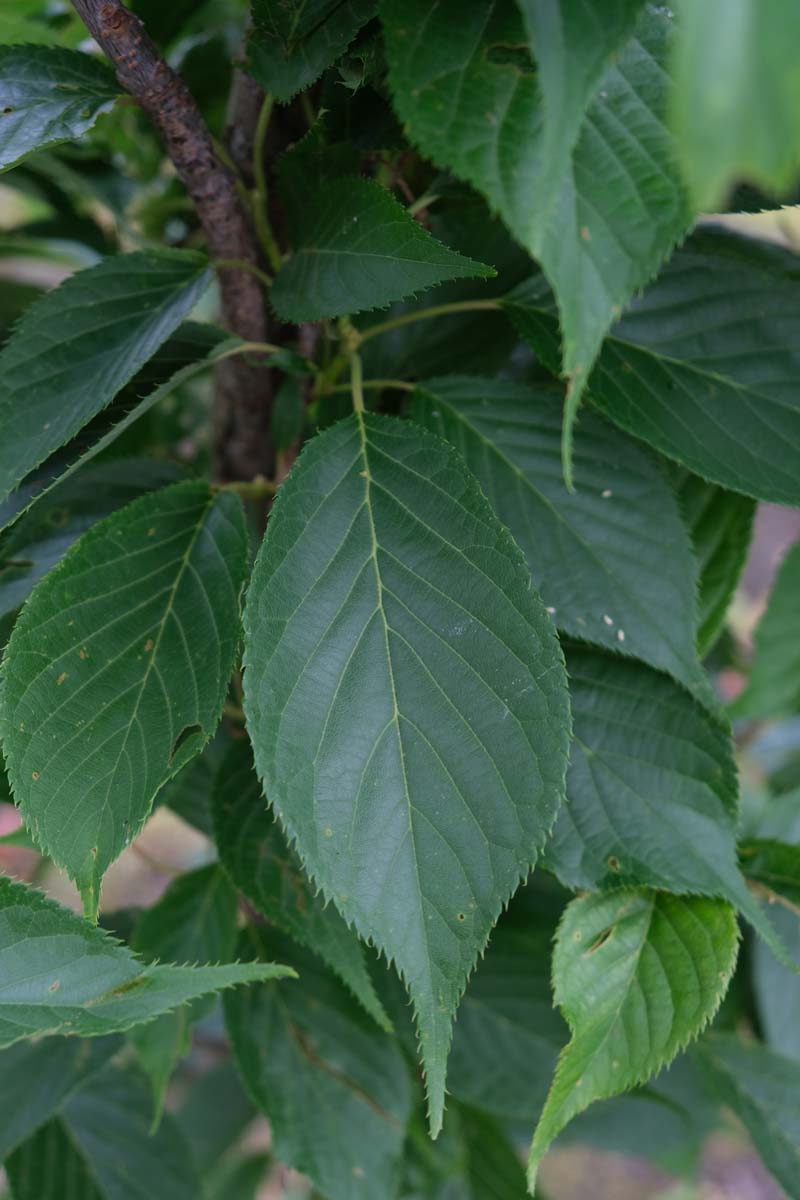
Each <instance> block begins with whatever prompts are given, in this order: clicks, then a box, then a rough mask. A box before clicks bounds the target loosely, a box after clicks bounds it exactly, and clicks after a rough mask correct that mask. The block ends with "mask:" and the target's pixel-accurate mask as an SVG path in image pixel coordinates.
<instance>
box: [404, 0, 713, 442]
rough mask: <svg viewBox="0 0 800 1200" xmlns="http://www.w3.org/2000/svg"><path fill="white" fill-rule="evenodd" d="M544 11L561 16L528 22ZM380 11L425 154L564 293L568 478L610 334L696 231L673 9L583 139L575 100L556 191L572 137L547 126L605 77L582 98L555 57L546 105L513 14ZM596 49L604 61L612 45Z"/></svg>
mask: <svg viewBox="0 0 800 1200" xmlns="http://www.w3.org/2000/svg"><path fill="white" fill-rule="evenodd" d="M534 7H539V8H543V7H547V8H551V7H552V6H550V5H548V6H541V5H538V6H536V5H531V7H530V9H529V10H526V11H528V12H529V13H530V12H531V11H532V10H533V8H534ZM628 7H630V6H628ZM381 11H382V14H383V20H384V27H385V33H386V42H387V54H388V59H389V68H390V73H389V75H390V83H391V86H392V90H393V92H394V101H395V107H396V108H397V111H398V113H399V115H400V117H401V119H402V121H403V122H404V123H405V125H406V127H407V130H408V133H409V135H410V137H411V139H412V141H414V142H415V143H416V144H417V145H418V146H419V148H420V149H421V150H422V152H423V153H424V154H427V155H430V157H431V158H433V159H434V161H435V162H437V163H439V164H440V165H441V166H444V167H448V168H450V169H451V170H453V171H454V172H455V174H456V175H458V176H460V177H461V178H463V179H466V180H468V181H469V182H470V183H472V184H474V185H475V186H476V187H477V188H478V189H480V190H481V191H482V192H483V193H484V194H485V195H486V196H487V197H488V199H489V201H490V203H491V205H492V207H494V208H496V209H497V210H498V211H499V212H500V214H501V215H502V217H503V218H504V220H505V221H506V223H507V225H508V226H509V228H510V230H511V231H512V233H513V234H514V235H515V237H516V238H517V239H518V240H519V241H520V243H521V244H522V245H524V246H526V247H527V248H528V249H529V250H530V252H531V253H532V254H533V255H534V257H536V258H537V259H538V260H539V262H540V263H541V264H542V267H543V269H544V271H545V273H546V275H547V277H548V278H549V280H550V282H551V283H552V285H553V288H554V291H555V293H556V296H557V300H558V309H559V313H560V318H561V327H562V330H563V353H562V355H561V363H562V366H563V371H564V373H565V374H566V375H567V376H568V377H569V378H570V389H569V394H568V401H567V414H566V423H565V451H566V454H565V465H566V464H568V462H569V431H570V429H571V424H572V420H573V419H574V414H575V412H576V410H577V406H578V402H579V400H580V396H581V393H582V391H583V388H584V386H585V384H586V380H587V378H588V374H589V371H590V369H591V366H592V364H593V362H594V359H595V357H596V355H597V352H598V350H599V348H600V344H601V342H602V339H603V337H604V335H605V333H606V332H607V330H608V328H609V326H610V325H611V323H612V321H613V320H614V319H615V317H617V316H618V315H619V313H620V311H621V309H622V308H623V307H624V306H625V305H626V304H627V303H628V302H629V300H630V299H631V296H633V295H634V294H635V292H636V291H637V290H638V289H639V288H641V287H642V285H643V284H645V283H646V282H647V281H648V280H649V279H650V278H652V276H653V274H654V273H655V271H656V270H657V268H658V267H659V265H660V263H661V262H662V260H663V259H664V258H665V256H666V255H667V254H668V253H669V251H670V250H671V249H672V247H673V246H674V244H675V243H676V241H677V240H678V239H679V238H680V237H681V235H682V234H683V233H684V231H685V230H686V228H687V226H688V225H689V223H690V220H691V215H692V214H691V212H690V210H689V208H688V206H687V203H686V199H685V196H684V194H683V188H682V185H681V183H680V180H679V178H678V176H677V172H676V169H675V166H674V147H673V144H672V140H671V138H670V136H669V134H668V132H667V130H666V128H665V125H664V112H665V107H666V98H667V91H668V83H669V81H668V76H667V73H666V70H665V65H666V49H667V40H668V36H669V33H670V20H669V18H668V16H667V15H666V13H665V12H664V11H663V6H659V7H658V8H656V7H655V6H653V7H652V8H648V9H646V10H645V11H644V12H643V13H642V16H641V19H640V20H639V22H638V24H637V26H636V35H635V37H633V38H632V39H631V40H630V41H629V42H628V44H627V45H626V46H625V48H624V50H623V51H622V53H621V55H620V57H619V60H618V61H617V62H616V63H615V64H614V65H613V66H611V67H610V68H609V70H608V71H607V72H606V73H605V74H604V75H603V76H602V78H601V79H600V81H599V86H598V87H597V91H596V95H595V97H594V100H593V102H592V104H591V105H590V107H589V108H588V110H587V111H586V114H585V119H584V121H583V122H582V124H581V126H580V133H579V134H577V130H575V125H576V124H577V118H576V109H579V107H580V104H581V103H583V102H584V101H583V100H580V99H578V100H577V103H574V102H573V99H572V98H570V100H569V103H568V104H567V105H566V107H565V108H564V117H565V120H566V121H567V122H568V123H569V125H570V129H571V131H572V132H573V133H574V134H575V135H576V136H577V141H575V138H574V137H573V136H572V134H569V135H568V140H567V143H566V147H567V149H571V153H570V154H569V156H568V157H567V156H566V155H565V154H564V153H563V150H561V149H559V158H561V159H563V160H564V168H563V170H562V171H561V173H560V174H559V175H558V176H557V177H555V178H549V177H548V176H549V173H550V172H551V171H552V169H553V154H554V147H555V146H557V145H558V142H557V139H558V137H559V136H560V135H561V133H563V130H555V129H553V127H552V126H550V125H548V118H549V116H550V113H549V112H548V110H547V108H546V107H545V106H546V103H547V100H548V99H549V98H551V97H552V98H553V100H554V102H555V103H559V101H555V97H556V95H557V94H558V92H559V90H560V88H561V87H562V85H563V83H564V80H565V79H566V80H573V81H574V82H575V86H576V97H577V95H578V93H579V92H582V93H583V96H584V97H586V93H587V92H590V91H592V90H593V86H594V85H593V83H589V82H588V81H589V80H592V81H594V80H595V79H596V77H597V68H596V65H595V66H593V67H591V68H590V69H589V74H588V76H587V77H584V80H583V81H582V84H581V85H580V86H578V82H577V81H578V79H579V73H578V72H576V71H574V70H573V69H572V67H571V66H570V67H567V68H566V69H565V70H562V66H563V63H562V62H561V61H559V59H558V56H556V61H555V62H553V64H552V66H551V67H550V68H548V69H547V70H546V72H545V74H546V76H547V79H546V82H544V81H543V83H542V85H541V88H542V90H541V91H540V85H539V82H538V78H537V73H536V72H535V71H534V70H533V67H532V63H531V60H530V56H529V54H528V53H527V52H526V36H525V29H524V26H523V18H522V15H521V13H520V12H518V10H517V8H516V6H515V5H514V4H513V3H512V0H480V2H479V3H473V4H470V5H469V8H468V9H465V8H464V5H463V4H461V3H459V0H437V2H436V3H433V4H431V3H428V2H427V0H413V2H409V0H384V3H383V4H382V9H381ZM604 11H605V9H603V13H604ZM614 11H615V12H617V13H619V12H620V11H621V10H620V6H619V5H616V6H615V10H614ZM543 19H544V18H543V17H542V20H543ZM602 22H603V23H605V24H606V26H607V28H608V30H609V32H611V31H613V29H614V28H616V29H617V30H618V31H619V33H620V36H622V29H623V28H625V27H627V24H628V18H627V17H625V18H624V19H623V20H622V21H621V22H620V23H619V24H617V23H616V22H614V23H613V24H611V23H609V22H607V21H606V18H605V16H604V15H603V17H602ZM587 40H591V39H588V38H587ZM594 44H595V46H596V47H597V52H598V56H599V57H600V58H602V57H604V56H605V53H606V52H607V46H608V43H607V42H606V41H605V37H602V38H595V43H594ZM542 53H543V54H545V53H547V51H546V49H545V48H543V50H542ZM576 54H577V51H576ZM579 57H580V56H579ZM573 143H574V145H573ZM542 196H544V197H545V198H546V200H549V201H550V202H549V203H548V202H545V203H542Z"/></svg>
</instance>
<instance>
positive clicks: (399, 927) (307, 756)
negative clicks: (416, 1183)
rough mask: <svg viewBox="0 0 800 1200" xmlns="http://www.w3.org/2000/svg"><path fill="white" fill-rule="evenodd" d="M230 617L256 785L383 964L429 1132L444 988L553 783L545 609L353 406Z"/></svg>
mask: <svg viewBox="0 0 800 1200" xmlns="http://www.w3.org/2000/svg"><path fill="white" fill-rule="evenodd" d="M245 629H246V649H245V710H246V712H247V719H248V728H249V730H250V734H251V737H252V740H253V747H254V751H255V758H256V766H257V769H258V771H259V774H260V775H261V778H262V780H263V782H264V785H265V790H266V793H267V795H268V796H269V799H270V802H271V803H272V804H273V805H274V807H275V808H276V810H277V812H278V814H279V816H280V818H281V820H282V822H283V823H284V825H285V826H286V828H287V830H288V832H289V834H290V836H291V838H292V839H293V841H295V842H296V845H297V849H298V851H299V853H300V854H301V856H302V858H303V861H304V865H305V867H306V870H307V871H308V872H309V873H310V874H311V875H312V876H313V878H314V879H315V880H316V882H317V883H319V885H320V886H321V887H322V889H323V892H324V893H325V895H326V896H327V897H329V898H330V899H332V900H333V901H334V903H335V904H336V905H337V907H338V908H339V910H340V911H341V913H342V914H343V916H344V917H345V919H346V920H348V921H350V922H352V923H353V924H354V925H355V927H356V929H357V930H358V931H359V933H361V934H362V936H364V937H367V938H370V939H372V941H373V942H374V943H375V945H376V946H377V947H378V949H379V950H381V951H383V952H384V953H385V954H386V955H387V957H388V958H390V959H392V960H393V961H394V962H395V963H396V964H397V966H398V968H399V970H400V972H401V973H402V975H403V977H404V979H405V982H406V984H407V986H408V988H409V991H410V993H411V996H412V1000H413V1004H414V1009H415V1013H416V1017H417V1024H418V1028H419V1033H420V1042H421V1051H422V1058H423V1062H424V1065H425V1070H426V1075H427V1086H428V1093H429V1101H430V1108H431V1125H432V1128H433V1129H434V1131H436V1130H438V1128H439V1126H440V1124H441V1113H442V1106H443V1094H444V1075H445V1062H446V1058H447V1050H448V1047H449V1043H450V1030H451V1023H452V1018H453V1014H454V1012H455V1009H456V1006H457V1004H458V1000H459V997H460V995H461V993H462V991H463V990H464V985H465V983H466V980H467V976H468V975H469V972H470V971H471V970H472V967H473V966H474V964H475V961H476V959H477V957H478V955H479V953H480V952H481V951H482V950H483V948H484V946H485V944H486V941H487V940H488V937H489V933H490V930H491V928H492V925H493V924H494V922H495V920H496V919H497V916H498V914H499V913H500V910H501V908H502V906H503V904H504V903H505V902H506V901H507V900H508V898H509V896H510V895H511V894H512V893H513V892H514V891H515V890H516V887H517V885H518V883H519V881H520V879H521V878H523V877H524V876H525V875H527V873H528V871H529V870H530V867H531V866H532V865H533V864H534V862H535V861H536V858H537V854H538V850H539V848H540V847H541V845H542V843H543V841H544V838H545V836H546V834H547V831H548V830H549V829H550V827H551V825H552V822H553V819H554V817H555V814H556V812H557V810H558V805H559V802H560V799H561V796H562V779H563V775H562V772H563V769H564V758H565V752H566V746H567V740H568V730H569V714H568V701H567V693H566V688H565V677H564V673H563V666H562V658H561V654H560V650H559V648H558V645H557V642H556V639H555V636H554V633H553V628H552V625H551V624H550V621H549V618H548V617H547V614H546V613H545V611H544V607H543V605H542V604H541V602H540V600H539V598H538V596H537V594H536V593H535V592H534V591H533V589H532V587H531V583H530V577H529V575H528V571H527V568H526V567H525V563H524V559H523V557H522V554H521V552H520V551H519V549H518V548H517V547H516V545H515V544H514V542H513V541H512V539H511V537H510V535H509V534H508V532H507V531H506V529H505V528H504V527H503V526H502V525H501V524H500V522H499V521H498V520H497V518H496V516H495V515H494V513H493V512H492V511H491V509H490V508H489V505H488V504H487V502H486V500H485V499H484V498H483V496H482V495H481V493H480V490H479V488H478V486H477V484H476V482H475V480H474V479H473V478H472V476H471V474H470V472H469V471H468V470H467V468H466V466H465V464H464V462H463V460H462V459H461V458H460V457H459V456H458V455H457V454H456V452H455V450H453V449H452V448H451V447H449V446H448V445H447V443H445V442H442V441H440V439H438V438H436V437H434V435H433V434H431V433H428V432H427V431H426V430H423V429H421V428H420V427H419V426H417V425H414V424H412V423H409V422H401V421H398V420H396V419H393V418H386V417H377V416H372V415H369V414H368V415H364V414H358V413H357V414H355V415H353V416H352V417H350V418H348V419H347V420H345V421H342V422H341V423H339V424H338V425H335V426H334V427H333V428H331V429H329V430H327V431H326V432H325V433H323V434H321V435H320V436H319V437H317V438H316V439H315V440H314V441H313V442H311V443H310V444H309V446H308V448H307V449H306V450H305V451H304V453H303V455H302V456H301V458H300V460H299V462H298V464H297V465H296V466H295V467H294V469H293V470H292V473H291V475H290V476H289V479H288V480H287V482H286V483H285V484H284V486H283V487H282V488H281V491H280V493H279V496H278V499H277V502H276V505H275V508H274V511H273V516H272V518H271V520H270V523H269V528H268V532H267V536H266V539H265V541H264V543H263V545H262V548H261V551H260V553H259V557H258V561H257V563H256V567H255V571H254V574H253V581H252V584H251V586H250V590H249V594H248V602H247V610H246V616H245ZM398 913H402V919H400V918H399V917H398Z"/></svg>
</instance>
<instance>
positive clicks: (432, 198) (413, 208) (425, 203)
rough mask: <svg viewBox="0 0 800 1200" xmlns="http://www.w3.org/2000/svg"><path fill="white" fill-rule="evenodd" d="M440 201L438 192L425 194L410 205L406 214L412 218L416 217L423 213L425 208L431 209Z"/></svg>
mask: <svg viewBox="0 0 800 1200" xmlns="http://www.w3.org/2000/svg"><path fill="white" fill-rule="evenodd" d="M438 199H439V196H438V194H437V193H436V192H424V193H423V194H422V195H421V196H418V197H417V199H416V200H415V201H414V203H413V204H409V206H408V208H407V209H406V212H407V213H408V215H409V216H410V217H415V216H416V215H417V213H418V212H422V210H423V208H430V206H431V205H432V204H435V203H436V201H437V200H438Z"/></svg>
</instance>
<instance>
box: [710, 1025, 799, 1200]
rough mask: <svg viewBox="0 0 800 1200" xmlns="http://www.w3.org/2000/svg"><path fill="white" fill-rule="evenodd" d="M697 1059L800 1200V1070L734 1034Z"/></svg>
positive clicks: (717, 1037)
mask: <svg viewBox="0 0 800 1200" xmlns="http://www.w3.org/2000/svg"><path fill="white" fill-rule="evenodd" d="M693 1053H694V1055H695V1057H696V1058H697V1061H698V1062H699V1063H700V1065H701V1067H702V1068H703V1070H704V1071H705V1072H706V1074H707V1075H708V1078H709V1080H710V1082H711V1084H712V1085H713V1087H714V1089H715V1090H716V1092H717V1093H718V1095H719V1098H720V1100H721V1101H722V1103H723V1104H726V1105H728V1106H729V1107H730V1108H732V1109H733V1111H734V1112H735V1113H736V1115H737V1116H738V1117H739V1119H740V1120H741V1121H742V1123H743V1125H744V1126H745V1128H746V1129H747V1131H748V1133H749V1134H750V1136H751V1138H752V1139H753V1142H754V1143H755V1147H756V1149H757V1150H758V1152H759V1154H760V1155H761V1157H762V1158H763V1160H764V1163H765V1165H766V1166H767V1167H768V1168H769V1170H770V1171H771V1172H772V1174H773V1175H774V1176H775V1178H776V1179H777V1181H778V1183H780V1185H781V1187H782V1188H784V1189H785V1191H786V1195H787V1196H788V1197H789V1200H800V1064H798V1063H797V1062H795V1061H793V1060H792V1059H788V1058H784V1057H783V1056H782V1055H781V1054H776V1053H775V1051H774V1050H768V1049H767V1047H766V1046H763V1045H760V1044H759V1043H758V1042H749V1043H745V1042H742V1041H741V1040H740V1039H739V1038H738V1037H737V1036H736V1035H735V1034H731V1033H729V1034H722V1033H717V1034H714V1035H713V1036H712V1035H710V1034H709V1035H708V1036H706V1037H704V1038H702V1040H701V1041H699V1042H698V1044H697V1046H696V1047H695V1048H694V1051H693Z"/></svg>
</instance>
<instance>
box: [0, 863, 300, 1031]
mask: <svg viewBox="0 0 800 1200" xmlns="http://www.w3.org/2000/svg"><path fill="white" fill-rule="evenodd" d="M0 968H2V979H3V990H2V993H1V994H0V1047H2V1046H11V1045H13V1043H14V1042H18V1041H20V1040H21V1039H22V1038H25V1037H33V1036H34V1035H35V1034H42V1033H69V1034H75V1035H77V1036H79V1037H98V1036H100V1035H102V1034H106V1033H119V1032H123V1031H124V1030H126V1029H131V1028H133V1026H134V1025H139V1024H142V1023H143V1022H145V1021H150V1020H152V1019H153V1018H154V1017H157V1016H159V1015H160V1014H161V1013H164V1012H169V1011H170V1010H171V1009H173V1008H177V1007H178V1006H179V1005H181V1004H186V1003H187V1002H188V1001H189V1000H194V999H195V998H196V997H197V996H204V995H207V994H209V993H211V992H218V991H221V990H222V989H223V988H228V987H233V986H235V985H236V984H239V983H250V982H253V981H257V980H262V979H279V978H281V977H283V976H287V975H291V974H292V971H291V970H290V969H289V968H287V967H282V966H279V965H277V964H276V963H232V964H230V965H227V966H209V967H188V966H186V967H184V966H161V965H158V966H153V967H146V966H144V964H142V963H141V962H140V961H139V960H138V959H137V958H135V957H134V955H133V954H132V953H131V951H130V950H128V948H127V947H126V946H123V945H121V944H120V943H119V942H117V941H115V940H114V939H113V938H112V937H109V935H108V934H107V933H104V932H103V930H101V929H97V928H95V927H93V926H91V925H89V924H88V923H87V922H86V921H84V920H83V919H82V918H81V917H78V916H76V915H75V913H73V912H70V911H69V909H66V908H62V907H61V905H59V904H56V903H55V902H54V901H52V900H48V899H47V897H45V896H43V895H42V894H41V892H36V891H33V890H32V889H31V888H29V887H26V886H25V885H24V884H21V883H16V882H14V881H13V880H11V879H7V878H5V877H3V876H0Z"/></svg>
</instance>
